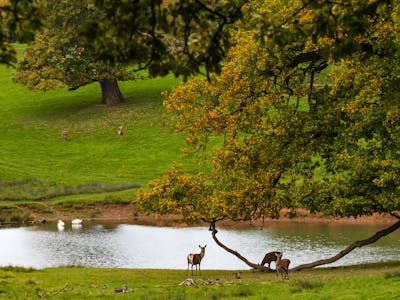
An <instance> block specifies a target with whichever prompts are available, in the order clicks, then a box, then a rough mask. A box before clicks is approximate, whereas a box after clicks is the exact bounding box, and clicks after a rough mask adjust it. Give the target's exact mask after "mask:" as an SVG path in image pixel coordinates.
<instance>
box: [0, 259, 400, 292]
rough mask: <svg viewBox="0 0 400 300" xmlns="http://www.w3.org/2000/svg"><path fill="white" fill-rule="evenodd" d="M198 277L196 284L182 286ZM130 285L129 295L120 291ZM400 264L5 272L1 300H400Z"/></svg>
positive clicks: (12, 269)
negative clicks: (285, 274)
mask: <svg viewBox="0 0 400 300" xmlns="http://www.w3.org/2000/svg"><path fill="white" fill-rule="evenodd" d="M187 278H193V280H194V281H195V283H196V285H195V286H187V285H180V283H182V282H183V281H184V280H185V279H187ZM124 284H126V285H127V287H128V291H127V293H116V292H115V289H117V288H120V287H122V285H124ZM399 297H400V262H392V263H380V264H370V265H361V266H351V267H340V268H324V269H313V270H306V271H302V272H299V273H293V274H291V279H290V280H286V281H283V280H281V279H280V278H279V277H276V275H275V274H271V273H260V272H252V271H243V272H241V278H240V279H236V278H235V276H234V271H222V270H204V271H202V274H201V276H200V275H195V276H191V275H190V276H189V275H188V274H187V273H186V270H156V269H117V270H116V269H97V268H83V267H60V268H51V269H43V270H33V269H23V268H17V267H5V268H0V299H41V298H51V299H143V300H145V299H148V300H150V299H152V300H155V299H171V300H172V299H173V300H179V299H182V300H184V299H185V300H186V299H332V300H333V299H335V300H336V299H346V300H347V299H398V298H399Z"/></svg>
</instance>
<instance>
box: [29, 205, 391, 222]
mask: <svg viewBox="0 0 400 300" xmlns="http://www.w3.org/2000/svg"><path fill="white" fill-rule="evenodd" d="M23 210H24V213H25V214H27V215H29V216H30V219H31V221H32V222H34V223H38V222H43V221H57V220H60V219H61V220H67V221H68V220H72V219H75V218H80V219H84V220H91V221H105V222H107V221H109V222H110V221H112V222H119V223H134V224H141V225H154V226H182V227H185V226H190V225H193V224H186V223H183V222H182V221H181V220H180V217H179V216H176V215H159V214H152V215H147V214H144V213H142V212H140V211H139V209H138V207H137V205H136V204H134V203H127V204H115V203H113V204H107V203H96V204H90V205H88V206H82V205H80V206H68V207H65V206H56V205H48V206H46V210H45V211H43V210H38V209H35V207H24V208H23ZM292 215H293V214H292V213H290V212H289V211H288V210H282V213H281V217H280V219H279V220H276V219H274V220H273V219H265V220H257V221H252V222H249V221H246V222H244V221H241V222H234V221H230V220H226V221H222V222H220V223H219V226H223V227H235V228H248V227H262V226H268V225H273V224H274V223H277V222H299V223H330V224H332V223H333V224H390V223H393V222H395V221H396V219H395V218H393V217H392V216H390V215H389V214H385V215H382V214H374V215H372V216H363V217H357V218H353V217H351V218H335V217H326V216H323V215H321V214H310V213H309V212H307V211H305V210H298V211H297V212H296V217H292ZM194 225H203V226H207V225H208V224H206V223H203V224H194Z"/></svg>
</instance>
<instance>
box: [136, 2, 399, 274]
mask: <svg viewBox="0 0 400 300" xmlns="http://www.w3.org/2000/svg"><path fill="white" fill-rule="evenodd" d="M189 2H190V3H191V1H183V0H182V1H180V2H179V4H182V3H189ZM194 2H195V3H202V4H203V5H204V6H205V7H207V8H208V9H209V10H211V9H212V8H211V7H210V6H209V5H210V4H209V3H208V2H202V1H194ZM227 2H229V1H225V2H224V3H227ZM234 2H235V1H232V3H234ZM213 3H215V2H213ZM241 12H242V13H243V14H244V17H243V20H244V21H243V22H241V21H238V22H237V23H235V26H236V30H235V31H234V32H232V31H231V32H230V34H232V33H233V34H234V36H235V38H234V39H232V40H231V42H232V45H234V46H233V47H232V48H231V50H230V52H229V55H228V57H227V59H226V63H225V64H224V65H223V68H222V72H221V73H220V74H215V75H214V76H208V78H204V79H203V78H198V77H197V78H193V79H191V80H190V81H189V82H187V83H185V84H182V85H180V86H179V87H177V88H176V89H175V90H174V91H173V92H172V93H170V94H169V95H167V97H166V100H165V106H166V108H167V110H168V111H169V112H170V113H171V115H172V117H173V118H174V120H175V122H176V123H175V124H176V128H177V129H178V130H182V131H184V132H186V133H187V142H188V145H189V146H190V147H191V148H192V149H194V150H195V151H201V153H205V154H207V155H209V157H208V161H209V162H210V164H211V171H210V172H204V173H193V172H190V171H188V170H184V169H183V168H179V167H177V168H174V169H172V170H169V171H167V172H166V174H165V175H164V176H162V177H160V178H158V179H156V180H154V181H153V182H151V183H150V189H147V190H141V191H140V192H139V193H138V200H139V202H140V204H141V205H142V207H143V209H144V210H146V211H147V212H157V213H175V214H178V215H181V216H182V218H183V219H184V220H185V221H188V222H197V221H200V220H202V221H207V222H209V223H210V229H211V231H212V235H213V237H214V239H215V241H216V242H217V243H218V245H220V246H221V247H223V248H224V249H226V250H227V251H229V252H231V253H233V254H234V255H236V256H237V257H239V258H240V259H242V260H243V261H244V262H245V263H247V264H248V265H249V266H251V267H253V268H258V269H265V268H263V267H261V266H259V265H258V264H257V263H254V262H250V261H248V260H247V259H246V258H245V257H243V256H242V255H241V254H239V253H237V252H236V251H234V250H232V249H229V248H228V247H227V246H225V245H224V244H222V243H221V242H220V241H219V240H218V239H217V236H216V233H217V230H216V223H217V222H218V221H220V220H223V219H233V220H253V219H259V218H266V217H273V218H276V217H279V215H280V210H281V209H282V208H291V209H293V211H295V209H296V208H306V209H308V210H310V211H311V212H322V213H324V214H326V215H330V216H354V217H357V216H362V215H370V214H373V213H383V214H385V213H386V214H391V215H392V216H393V217H394V218H397V219H399V220H398V221H397V222H396V223H394V224H393V225H392V226H390V227H388V228H386V229H384V230H382V231H380V232H377V233H376V234H374V235H373V236H371V237H370V238H367V239H365V240H363V241H358V242H356V243H354V244H352V245H350V246H349V247H348V248H346V249H344V250H343V251H342V252H340V253H339V254H337V255H335V256H333V257H331V258H328V259H326V260H322V261H317V262H312V263H310V264H306V265H303V266H298V267H296V269H297V270H299V269H302V268H308V267H314V266H317V265H321V264H324V263H331V262H333V261H335V260H337V259H339V258H340V257H342V256H344V255H346V254H347V253H349V252H350V251H352V250H353V249H355V248H357V247H361V246H364V245H367V244H370V243H373V242H375V241H376V240H378V239H379V238H381V237H382V236H385V235H387V234H389V233H391V232H393V231H394V230H396V229H398V228H399V227H400V215H399V213H398V211H399V210H400V181H399V178H400V163H399V161H400V144H399V141H400V125H399V124H400V67H399V64H398V62H399V59H400V34H399V33H400V18H399V16H400V1H357V2H351V1H302V0H297V1H292V2H290V4H286V1H249V3H248V5H245V6H243V7H242V8H241ZM210 30H211V29H210ZM231 30H232V28H231ZM189 36H190V35H189ZM205 61H207V60H205ZM210 140H212V141H213V143H212V148H213V150H212V151H208V152H207V151H205V149H207V146H208V145H209V143H210ZM216 144H217V145H216Z"/></svg>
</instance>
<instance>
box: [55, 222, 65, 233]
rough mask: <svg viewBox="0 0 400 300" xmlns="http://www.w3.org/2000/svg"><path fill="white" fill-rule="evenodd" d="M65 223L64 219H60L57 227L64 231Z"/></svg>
mask: <svg viewBox="0 0 400 300" xmlns="http://www.w3.org/2000/svg"><path fill="white" fill-rule="evenodd" d="M64 225H65V223H64V222H63V221H61V220H58V223H57V227H58V230H59V231H64Z"/></svg>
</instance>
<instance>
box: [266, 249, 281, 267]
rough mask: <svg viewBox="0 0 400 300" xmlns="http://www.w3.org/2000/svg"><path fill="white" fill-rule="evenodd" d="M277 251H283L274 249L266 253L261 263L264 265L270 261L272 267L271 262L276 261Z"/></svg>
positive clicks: (269, 264)
mask: <svg viewBox="0 0 400 300" xmlns="http://www.w3.org/2000/svg"><path fill="white" fill-rule="evenodd" d="M276 253H282V252H279V251H273V252H268V253H267V254H265V256H264V259H263V260H262V262H261V265H262V266H264V265H265V264H266V263H268V268H271V262H273V261H276Z"/></svg>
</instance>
